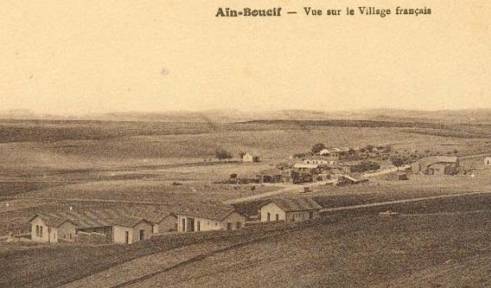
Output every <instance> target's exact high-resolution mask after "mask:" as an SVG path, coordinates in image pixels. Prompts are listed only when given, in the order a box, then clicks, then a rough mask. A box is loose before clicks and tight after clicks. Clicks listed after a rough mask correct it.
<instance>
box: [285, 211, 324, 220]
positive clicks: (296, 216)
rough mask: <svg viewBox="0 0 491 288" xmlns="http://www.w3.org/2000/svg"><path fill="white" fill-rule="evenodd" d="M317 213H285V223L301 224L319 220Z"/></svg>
mask: <svg viewBox="0 0 491 288" xmlns="http://www.w3.org/2000/svg"><path fill="white" fill-rule="evenodd" d="M319 217H320V215H319V211H295V212H287V213H286V222H303V221H307V220H311V219H317V218H319Z"/></svg>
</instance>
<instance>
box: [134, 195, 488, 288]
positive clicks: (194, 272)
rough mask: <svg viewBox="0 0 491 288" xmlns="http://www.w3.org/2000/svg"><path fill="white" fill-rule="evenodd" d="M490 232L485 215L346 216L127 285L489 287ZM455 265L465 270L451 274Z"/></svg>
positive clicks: (486, 214)
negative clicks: (339, 220)
mask: <svg viewBox="0 0 491 288" xmlns="http://www.w3.org/2000/svg"><path fill="white" fill-rule="evenodd" d="M488 204H489V203H488ZM490 231H491V213H490V211H489V210H488V211H487V212H485V213H479V214H445V215H423V216H419V217H405V216H402V217H399V218H395V219H384V218H381V217H377V216H375V217H366V216H365V217H360V218H350V219H346V220H344V221H341V222H338V223H335V224H330V225H329V224H326V225H319V226H316V227H311V228H307V229H305V230H303V231H295V232H292V233H288V234H285V235H284V236H282V237H279V238H277V239H273V240H267V241H263V242H260V243H257V244H253V245H249V246H246V247H242V248H239V249H236V250H233V251H227V252H224V253H220V254H217V255H214V256H212V257H209V258H206V259H204V260H203V261H199V262H196V263H193V264H190V265H188V266H186V267H180V268H177V269H175V270H172V271H169V272H166V273H163V274H160V275H158V276H156V277H153V278H151V279H148V280H146V281H144V282H140V283H138V284H137V285H134V286H130V287H158V286H161V285H165V287H287V286H288V287H370V286H377V287H465V286H464V285H468V287H487V286H486V285H489V284H491V282H490V278H489V272H490V271H489V266H488V265H487V263H489V262H487V261H486V259H487V260H489V259H491V246H490V243H489V239H490V237H491V234H490ZM476 259H477V260H476ZM445 263H452V264H456V265H457V266H455V267H456V268H451V267H450V268H448V267H447V266H446V264H445ZM467 265H469V266H467ZM458 267H466V269H464V270H460V274H454V273H455V272H456V271H457V270H456V269H458ZM463 272H464V273H463ZM422 274H424V275H425V277H424V278H419V277H418V275H422ZM408 279H410V280H408ZM399 283H405V284H404V285H400V284H399ZM434 284H439V285H441V286H432V285H434ZM478 285H482V286H478Z"/></svg>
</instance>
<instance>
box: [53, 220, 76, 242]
mask: <svg viewBox="0 0 491 288" xmlns="http://www.w3.org/2000/svg"><path fill="white" fill-rule="evenodd" d="M57 230H58V231H57V239H62V240H64V241H75V225H73V224H72V223H70V222H65V223H63V224H62V225H61V226H60V227H58V229H57ZM70 235H71V238H70Z"/></svg>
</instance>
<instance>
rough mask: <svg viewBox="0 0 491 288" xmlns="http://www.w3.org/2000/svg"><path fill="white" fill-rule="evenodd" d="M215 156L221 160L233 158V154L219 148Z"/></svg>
mask: <svg viewBox="0 0 491 288" xmlns="http://www.w3.org/2000/svg"><path fill="white" fill-rule="evenodd" d="M215 156H216V157H217V158H218V159H219V160H223V159H230V158H232V154H231V153H230V152H228V151H227V150H225V149H223V148H217V150H216V151H215Z"/></svg>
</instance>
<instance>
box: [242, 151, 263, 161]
mask: <svg viewBox="0 0 491 288" xmlns="http://www.w3.org/2000/svg"><path fill="white" fill-rule="evenodd" d="M259 161H260V157H259V156H257V155H252V154H250V153H245V154H244V155H242V162H259Z"/></svg>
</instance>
